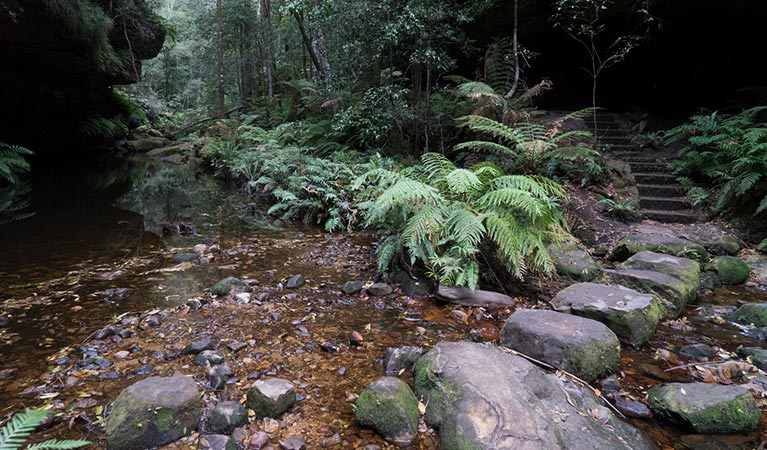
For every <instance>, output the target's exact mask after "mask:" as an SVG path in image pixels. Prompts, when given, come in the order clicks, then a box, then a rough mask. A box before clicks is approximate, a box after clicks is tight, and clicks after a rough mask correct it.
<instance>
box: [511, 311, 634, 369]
mask: <svg viewBox="0 0 767 450" xmlns="http://www.w3.org/2000/svg"><path fill="white" fill-rule="evenodd" d="M500 343H501V345H502V346H504V347H508V348H510V349H513V350H516V351H518V352H521V353H523V354H525V355H527V356H530V357H533V358H535V359H538V360H540V361H543V362H545V363H547V364H551V365H552V366H554V367H556V368H558V369H562V370H565V371H567V372H570V373H572V374H573V375H575V376H577V377H579V378H582V379H584V380H586V381H588V382H592V381H594V380H596V379H597V378H598V377H599V376H601V375H603V374H605V373H607V372H612V371H614V370H615V369H617V368H618V364H619V362H620V356H621V346H620V343H619V342H618V337H617V336H615V333H613V332H612V331H610V329H609V328H607V326H605V325H604V324H602V323H601V322H597V321H596V320H591V319H587V318H585V317H579V316H573V315H570V314H564V313H559V312H555V311H546V310H532V309H526V310H524V309H523V310H518V311H517V312H515V313H514V314H512V315H511V316H510V317H509V318H508V319H507V320H506V323H505V324H504V326H503V329H502V330H501V337H500Z"/></svg>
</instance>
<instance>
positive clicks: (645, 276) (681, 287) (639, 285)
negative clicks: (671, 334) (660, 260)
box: [605, 270, 699, 320]
mask: <svg viewBox="0 0 767 450" xmlns="http://www.w3.org/2000/svg"><path fill="white" fill-rule="evenodd" d="M605 280H606V281H607V282H608V283H609V284H620V285H622V286H626V287H628V288H631V289H635V290H637V291H639V292H642V293H644V294H652V295H655V296H656V297H658V299H659V300H660V301H661V303H662V304H663V311H664V312H663V318H664V319H672V320H673V319H676V318H677V317H679V316H680V315H681V314H682V312H683V311H684V307H685V305H687V304H688V303H691V302H693V301H694V300H695V299H696V298H697V297H698V291H699V287H698V284H697V283H695V282H694V281H685V280H681V279H679V278H677V277H674V276H671V275H666V274H665V273H661V272H656V271H654V270H605Z"/></svg>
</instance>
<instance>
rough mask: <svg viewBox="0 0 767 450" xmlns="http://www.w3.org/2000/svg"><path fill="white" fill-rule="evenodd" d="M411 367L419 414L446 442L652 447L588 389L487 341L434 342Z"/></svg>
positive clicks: (536, 449)
mask: <svg viewBox="0 0 767 450" xmlns="http://www.w3.org/2000/svg"><path fill="white" fill-rule="evenodd" d="M415 371H416V376H415V382H416V392H417V393H418V395H420V396H422V398H423V402H424V403H425V404H426V415H425V420H426V421H427V423H429V424H430V425H432V426H435V427H437V428H439V434H440V437H441V439H442V445H443V448H446V449H479V448H492V449H495V450H517V449H526V450H557V449H561V450H565V449H566V450H594V449H611V450H649V449H653V448H654V446H653V444H652V443H650V442H649V441H648V440H647V439H646V438H645V437H644V435H643V434H642V433H641V432H639V431H638V430H637V429H635V428H633V427H632V426H631V425H629V424H627V423H625V422H623V421H622V420H620V419H618V418H617V417H615V416H614V415H613V413H612V412H611V411H610V410H609V409H607V408H606V407H604V406H602V405H600V404H599V403H597V400H596V399H595V397H594V394H593V393H592V392H591V391H590V390H586V389H585V388H583V387H581V386H579V385H577V384H575V383H572V382H570V381H567V380H566V379H563V378H560V377H557V376H555V375H552V374H547V373H546V372H544V371H543V370H542V369H540V368H538V367H536V366H535V365H533V364H532V363H530V362H528V361H527V360H525V359H524V358H522V357H519V356H514V355H511V354H508V353H504V352H502V351H500V350H499V349H497V348H495V347H492V346H488V345H482V344H474V343H469V342H441V343H439V344H437V346H436V347H435V348H434V349H432V350H431V351H429V352H428V353H427V354H425V355H424V356H423V357H422V358H421V359H420V360H419V361H418V364H416V369H415Z"/></svg>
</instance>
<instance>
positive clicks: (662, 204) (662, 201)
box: [639, 196, 690, 211]
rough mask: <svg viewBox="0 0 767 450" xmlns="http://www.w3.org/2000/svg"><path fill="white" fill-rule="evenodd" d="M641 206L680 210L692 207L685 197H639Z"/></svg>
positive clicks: (643, 207) (654, 208) (644, 207)
mask: <svg viewBox="0 0 767 450" xmlns="http://www.w3.org/2000/svg"><path fill="white" fill-rule="evenodd" d="M639 207H640V208H642V209H653V210H665V211H679V210H684V209H690V205H689V204H688V203H687V199H686V198H684V197H642V196H640V197H639Z"/></svg>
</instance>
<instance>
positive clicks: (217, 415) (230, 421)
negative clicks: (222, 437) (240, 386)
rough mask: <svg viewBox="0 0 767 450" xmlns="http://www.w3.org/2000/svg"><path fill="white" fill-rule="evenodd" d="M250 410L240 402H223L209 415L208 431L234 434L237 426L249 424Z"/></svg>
mask: <svg viewBox="0 0 767 450" xmlns="http://www.w3.org/2000/svg"><path fill="white" fill-rule="evenodd" d="M247 423H248V410H247V409H245V407H244V406H242V405H241V404H239V403H238V402H233V401H229V402H223V403H221V404H220V405H218V406H216V408H215V409H214V410H213V411H211V413H210V415H209V416H208V431H209V432H211V433H221V434H232V431H234V429H235V428H237V427H241V426H243V425H247Z"/></svg>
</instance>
